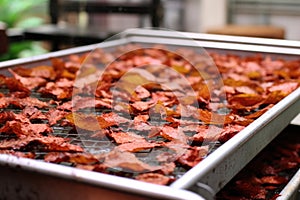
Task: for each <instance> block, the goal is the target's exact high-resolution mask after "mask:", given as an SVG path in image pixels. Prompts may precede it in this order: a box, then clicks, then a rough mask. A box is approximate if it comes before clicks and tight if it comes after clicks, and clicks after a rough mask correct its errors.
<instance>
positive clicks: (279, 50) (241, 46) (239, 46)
mask: <svg viewBox="0 0 300 200" xmlns="http://www.w3.org/2000/svg"><path fill="white" fill-rule="evenodd" d="M128 39H129V41H131V42H136V43H139V42H140V43H149V44H153V43H155V44H164V45H179V46H183V47H184V46H189V47H196V48H199V47H200V48H213V49H225V50H239V51H248V52H258V53H275V54H287V55H300V46H299V47H298V48H295V49H294V48H289V47H278V46H268V45H259V46H258V45H255V44H245V43H228V42H219V41H217V42H216V41H206V40H194V39H193V38H182V39H177V38H155V37H154V38H150V37H144V36H132V37H130V38H128Z"/></svg>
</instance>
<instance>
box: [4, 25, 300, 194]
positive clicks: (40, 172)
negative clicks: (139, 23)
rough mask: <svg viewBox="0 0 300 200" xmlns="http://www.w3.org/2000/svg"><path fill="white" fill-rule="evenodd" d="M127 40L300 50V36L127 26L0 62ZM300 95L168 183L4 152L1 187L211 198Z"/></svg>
mask: <svg viewBox="0 0 300 200" xmlns="http://www.w3.org/2000/svg"><path fill="white" fill-rule="evenodd" d="M128 44H138V45H142V46H146V47H147V46H150V45H155V44H163V45H167V46H168V47H170V48H182V47H184V48H191V49H193V50H195V49H197V48H198V47H199V46H200V47H203V48H204V49H205V50H208V51H214V52H218V53H227V54H228V53H233V54H237V55H241V56H243V55H251V54H253V53H260V54H262V55H263V56H270V57H277V56H280V57H281V58H283V59H287V60H288V59H298V58H299V55H300V50H299V47H300V44H299V43H298V42H291V41H281V40H267V39H253V38H252V39H251V38H243V37H230V36H214V35H203V34H193V33H172V32H168V31H153V30H140V29H138V30H131V31H128V32H125V33H124V34H122V35H121V37H119V38H115V39H114V40H111V41H107V42H104V43H101V44H95V45H90V46H85V47H79V48H74V49H69V50H64V51H59V52H54V53H50V54H45V55H42V56H37V57H33V58H26V59H20V60H14V61H7V62H3V63H1V67H2V71H3V73H4V74H5V73H7V72H6V69H7V68H11V67H16V66H21V65H23V66H24V65H26V66H28V67H30V66H37V65H42V64H49V62H50V59H51V58H53V57H55V58H64V57H67V56H69V55H74V54H75V55H81V54H84V53H86V52H90V51H92V50H94V49H96V48H101V49H104V50H107V51H110V50H111V49H114V48H117V47H120V46H121V45H128ZM200 51H203V50H202V49H201V50H200ZM299 97H300V89H299V88H298V89H297V90H295V91H294V92H292V93H291V94H290V95H288V96H287V97H285V98H284V99H282V100H281V101H280V102H278V103H277V104H276V105H274V106H273V107H272V108H271V109H269V110H268V111H267V112H266V113H264V114H263V115H262V116H261V117H259V118H258V119H256V120H255V121H254V122H252V123H251V124H249V125H248V126H247V127H246V128H245V129H243V130H242V131H240V132H239V133H238V134H237V135H236V136H234V137H233V138H231V139H230V140H229V141H227V142H225V143H224V144H222V145H221V146H220V147H218V148H217V149H216V150H214V151H213V152H212V153H211V154H209V155H208V156H207V157H206V158H205V159H204V160H203V161H201V162H200V163H199V164H197V165H196V166H195V167H193V168H192V169H190V170H188V171H187V172H185V173H184V174H183V175H182V176H180V177H179V178H178V179H177V180H176V181H174V182H173V183H171V184H170V185H169V186H159V185H153V184H149V183H143V182H139V181H136V180H132V179H128V178H123V177H118V176H113V175H107V174H103V173H96V172H91V171H86V170H81V169H76V168H72V167H69V166H62V165H57V164H51V163H45V162H41V161H36V160H30V159H25V158H17V157H13V156H10V155H2V154H1V155H0V165H1V177H3V178H1V183H0V188H1V193H2V194H3V195H4V196H6V197H12V198H20V197H22V198H24V197H25V196H26V197H28V198H31V199H35V198H36V199H38V198H49V199H51V198H71V197H74V198H75V199H76V198H78V199H80V198H81V197H82V198H83V197H85V198H87V197H88V198H90V199H94V198H95V199H99V198H104V199H105V198H106V197H107V196H110V197H111V198H115V199H116V198H123V199H126V198H127V199H147V198H152V199H153V198H156V199H176V198H177V199H203V198H206V199H208V198H213V196H214V195H215V193H216V192H218V191H219V190H220V189H221V188H223V187H224V186H225V184H226V183H227V182H229V180H230V179H231V178H232V177H233V176H234V175H236V174H237V173H238V172H239V171H240V170H241V169H242V168H243V167H244V166H245V165H246V164H247V163H248V162H249V161H250V160H251V159H252V158H253V157H255V156H256V155H257V154H258V152H260V151H261V150H262V149H263V148H264V147H265V146H266V145H267V144H269V143H270V142H271V141H272V140H273V139H274V138H275V137H276V136H277V135H278V134H279V133H280V132H281V131H282V130H283V129H284V128H285V127H286V126H287V125H288V124H289V123H290V121H291V120H292V119H293V118H294V117H295V116H296V115H297V114H298V113H299V109H298V108H299V107H300V100H299V99H300V98H299ZM18 177H22V179H20V178H18ZM49 185H53V189H52V188H51V189H52V191H53V190H55V194H54V193H53V192H52V191H49ZM60 185H64V187H61V186H60ZM74 188H75V189H74ZM103 193H104V194H105V195H103ZM92 194H93V195H92ZM101 194H102V195H101ZM53 195H54V196H53ZM80 195H83V196H80Z"/></svg>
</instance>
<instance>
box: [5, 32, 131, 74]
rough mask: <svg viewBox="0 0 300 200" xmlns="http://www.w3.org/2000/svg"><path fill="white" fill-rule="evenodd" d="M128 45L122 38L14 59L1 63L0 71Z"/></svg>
mask: <svg viewBox="0 0 300 200" xmlns="http://www.w3.org/2000/svg"><path fill="white" fill-rule="evenodd" d="M127 43H128V39H126V38H120V39H116V40H111V41H105V42H101V43H97V44H91V45H86V46H81V47H73V48H69V49H65V50H59V51H55V52H50V53H45V54H42V55H36V56H32V57H26V58H19V59H13V60H8V61H2V62H0V69H1V68H5V67H12V66H14V65H20V64H27V63H32V62H40V61H44V60H48V59H50V58H61V57H64V56H68V55H71V54H80V53H90V52H92V51H93V50H95V49H97V48H108V47H115V46H120V45H124V44H127Z"/></svg>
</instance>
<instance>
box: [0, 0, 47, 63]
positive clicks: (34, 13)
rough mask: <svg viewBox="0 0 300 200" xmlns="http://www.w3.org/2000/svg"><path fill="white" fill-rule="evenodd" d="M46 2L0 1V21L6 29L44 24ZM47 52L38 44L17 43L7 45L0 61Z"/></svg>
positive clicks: (31, 0) (25, 0)
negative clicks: (7, 49)
mask: <svg viewBox="0 0 300 200" xmlns="http://www.w3.org/2000/svg"><path fill="white" fill-rule="evenodd" d="M47 2H48V0H0V21H2V22H4V23H6V25H7V28H18V29H24V28H30V27H34V26H38V25H41V24H43V23H44V21H45V17H46V14H47V10H46V9H47ZM45 52H47V51H46V50H45V49H44V48H43V47H42V46H41V43H40V42H33V41H18V42H14V43H11V44H10V45H9V51H8V53H6V54H4V55H2V56H1V57H0V60H8V59H15V58H20V57H28V56H33V55H38V54H42V53H45Z"/></svg>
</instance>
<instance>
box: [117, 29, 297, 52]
mask: <svg viewBox="0 0 300 200" xmlns="http://www.w3.org/2000/svg"><path fill="white" fill-rule="evenodd" d="M132 36H142V37H151V38H154V37H158V38H174V39H185V38H193V39H194V40H205V41H215V42H218V41H219V42H229V43H242V44H256V45H267V46H278V47H289V48H299V47H300V41H296V40H283V39H270V38H258V37H245V36H230V35H219V34H218V35H217V34H207V33H195V32H181V31H175V30H168V29H161V30H153V29H147V28H133V29H128V30H126V31H124V32H123V34H122V37H123V38H126V37H127V38H128V37H132Z"/></svg>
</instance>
